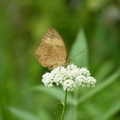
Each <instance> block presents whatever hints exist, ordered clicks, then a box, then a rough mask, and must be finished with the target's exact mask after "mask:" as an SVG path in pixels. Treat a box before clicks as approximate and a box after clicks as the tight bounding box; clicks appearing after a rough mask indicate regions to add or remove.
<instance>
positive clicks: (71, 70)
mask: <svg viewBox="0 0 120 120" xmlns="http://www.w3.org/2000/svg"><path fill="white" fill-rule="evenodd" d="M42 82H43V83H44V84H45V86H46V87H52V86H53V84H54V83H55V84H56V85H62V86H63V90H64V91H65V90H67V91H74V88H75V87H76V85H78V86H82V87H95V83H96V80H95V79H94V78H93V77H91V76H90V72H89V71H88V70H87V69H86V68H77V66H76V65H74V64H70V65H68V66H67V67H66V68H65V67H61V66H60V67H57V68H55V69H53V70H52V71H51V72H50V73H45V74H44V75H43V76H42Z"/></svg>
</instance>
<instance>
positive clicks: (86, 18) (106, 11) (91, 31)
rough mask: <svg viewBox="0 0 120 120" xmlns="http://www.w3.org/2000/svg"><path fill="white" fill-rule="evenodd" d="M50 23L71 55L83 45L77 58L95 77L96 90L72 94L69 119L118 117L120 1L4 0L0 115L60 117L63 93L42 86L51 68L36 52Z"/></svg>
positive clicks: (8, 119) (6, 119) (25, 119)
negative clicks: (43, 63) (39, 61)
mask: <svg viewBox="0 0 120 120" xmlns="http://www.w3.org/2000/svg"><path fill="white" fill-rule="evenodd" d="M50 27H53V28H55V29H56V30H57V31H58V32H59V33H60V34H61V36H62V37H63V39H64V41H65V43H66V46H67V49H68V54H69V56H68V58H71V57H72V56H74V55H76V54H77V53H78V52H81V51H82V50H85V52H84V53H82V54H81V55H79V56H77V57H75V58H73V60H74V61H75V64H77V65H78V66H79V67H88V68H89V70H90V72H91V74H92V76H94V77H95V78H96V79H97V85H96V88H95V89H92V90H90V89H88V88H86V89H81V88H78V90H76V91H75V92H74V94H73V93H69V96H68V103H69V104H68V106H67V111H68V112H67V114H66V116H65V120H119V119H120V109H119V108H120V102H119V101H120V95H119V93H120V75H119V74H120V69H119V66H120V53H119V52H120V0H116V1H115V0H99V1H98V0H56V1H54V0H49V1H45V0H38V1H37V0H34V1H32V0H9V1H4V0H1V1H0V120H16V119H18V120H53V119H54V120H59V118H60V115H61V114H60V112H61V109H62V106H61V105H55V103H57V102H58V101H61V100H63V98H64V97H63V96H64V93H63V92H62V91H61V88H60V89H59V88H54V89H53V88H45V87H44V86H43V84H42V82H41V78H42V77H41V76H42V74H43V73H44V72H45V71H48V70H47V69H44V68H43V67H41V65H39V63H38V61H37V60H36V58H35V54H34V53H35V50H36V48H37V47H38V46H39V44H40V40H41V38H42V36H43V34H44V33H45V31H46V30H47V29H48V28H50ZM53 105H54V106H53ZM52 106H53V107H52ZM76 106H77V109H76ZM76 114H77V115H78V116H77V115H76ZM76 116H77V117H76Z"/></svg>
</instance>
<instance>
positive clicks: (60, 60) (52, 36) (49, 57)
mask: <svg viewBox="0 0 120 120" xmlns="http://www.w3.org/2000/svg"><path fill="white" fill-rule="evenodd" d="M35 54H36V57H37V59H38V61H39V63H40V64H41V65H42V66H43V67H48V68H49V69H54V68H56V67H58V66H64V65H66V64H67V63H69V61H70V60H69V59H67V50H66V46H65V43H64V41H63V39H62V37H61V36H60V34H59V33H58V32H57V31H56V30H55V29H54V28H49V29H48V30H47V32H46V33H45V35H44V36H43V38H42V42H41V44H40V46H39V47H38V49H37V50H36V51H35Z"/></svg>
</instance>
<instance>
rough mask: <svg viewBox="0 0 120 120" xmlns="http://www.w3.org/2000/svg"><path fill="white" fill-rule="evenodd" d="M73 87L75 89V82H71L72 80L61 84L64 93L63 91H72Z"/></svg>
mask: <svg viewBox="0 0 120 120" xmlns="http://www.w3.org/2000/svg"><path fill="white" fill-rule="evenodd" d="M74 87H75V82H73V81H72V80H66V81H65V82H64V83H63V89H64V91H65V90H67V91H73V90H74Z"/></svg>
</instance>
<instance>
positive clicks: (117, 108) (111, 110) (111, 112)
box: [94, 102, 120, 120]
mask: <svg viewBox="0 0 120 120" xmlns="http://www.w3.org/2000/svg"><path fill="white" fill-rule="evenodd" d="M119 111H120V102H117V103H115V104H114V105H112V106H111V108H109V109H108V110H107V111H106V112H104V113H102V115H100V116H97V117H96V119H94V120H108V119H110V118H112V116H113V115H115V114H116V113H118V112H119ZM111 120H112V119H111Z"/></svg>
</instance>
